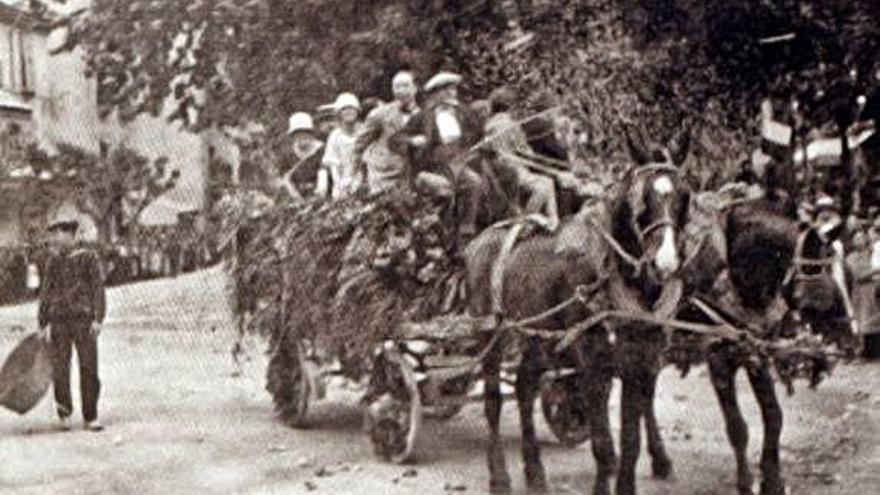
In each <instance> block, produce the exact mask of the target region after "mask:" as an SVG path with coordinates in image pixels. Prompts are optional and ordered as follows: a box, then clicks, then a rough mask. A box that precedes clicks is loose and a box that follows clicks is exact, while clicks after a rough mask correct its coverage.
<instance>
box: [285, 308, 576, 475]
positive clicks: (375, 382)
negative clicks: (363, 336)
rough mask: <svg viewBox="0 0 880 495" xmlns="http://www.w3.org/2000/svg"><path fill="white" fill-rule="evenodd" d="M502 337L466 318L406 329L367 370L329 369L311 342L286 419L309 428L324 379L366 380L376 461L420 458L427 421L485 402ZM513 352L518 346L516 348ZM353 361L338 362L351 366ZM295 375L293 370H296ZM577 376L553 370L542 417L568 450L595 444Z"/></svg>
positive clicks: (302, 348) (507, 374) (380, 349)
mask: <svg viewBox="0 0 880 495" xmlns="http://www.w3.org/2000/svg"><path fill="white" fill-rule="evenodd" d="M502 334H503V332H499V331H492V329H490V328H489V327H487V326H486V325H485V324H484V321H483V320H481V319H474V318H470V317H468V316H465V315H455V316H443V317H439V318H436V319H434V320H430V321H427V322H423V323H407V324H404V325H401V326H400V327H399V328H398V329H397V331H396V332H395V335H394V336H393V337H391V338H389V339H387V340H385V341H384V342H382V343H381V344H380V345H378V346H377V347H376V349H375V350H374V353H373V355H372V356H370V357H369V358H365V357H360V361H361V362H363V361H364V360H366V361H369V364H368V365H367V366H366V369H360V370H357V371H356V370H355V369H353V368H352V369H350V370H349V369H346V366H345V365H344V364H343V365H342V366H329V367H328V366H325V367H322V366H320V365H319V364H318V362H319V361H326V357H325V358H324V359H319V358H317V355H318V354H319V352H318V351H317V350H316V349H314V347H313V345H312V344H311V343H309V342H307V341H300V342H297V343H296V345H295V346H294V347H295V349H296V351H295V352H296V358H295V359H296V362H297V363H298V366H294V367H291V366H290V361H289V358H288V366H287V369H288V371H289V372H290V373H292V374H295V375H296V378H294V379H293V380H292V381H291V383H292V384H293V385H294V386H293V387H289V389H288V391H287V393H288V394H290V395H289V397H288V398H287V399H288V403H289V404H291V407H290V408H289V409H288V410H286V411H284V413H285V416H286V417H287V419H288V421H289V423H290V424H291V425H293V426H303V425H305V424H306V423H307V418H306V416H307V411H308V406H309V403H310V401H312V400H315V399H321V398H323V397H324V395H325V394H324V390H325V387H324V384H323V382H324V379H325V378H326V377H327V376H330V375H340V374H341V375H343V376H346V377H347V378H349V379H352V380H360V379H361V378H362V377H365V382H366V391H365V393H364V395H363V397H362V399H361V404H362V405H363V407H364V418H365V419H364V420H365V427H366V431H367V434H368V436H369V438H370V441H371V442H372V444H373V447H374V450H375V453H376V455H377V456H379V457H381V458H383V459H386V460H390V461H392V462H395V463H403V462H407V461H410V460H412V459H413V458H414V456H415V454H416V450H417V445H418V440H419V436H420V430H421V426H422V423H423V421H424V420H425V419H426V418H433V419H437V420H448V419H451V418H452V417H454V416H455V415H456V414H457V413H458V412H459V411H460V410H461V409H462V408H463V407H464V406H465V405H467V404H469V403H472V402H478V401H482V396H481V388H482V379H481V374H482V373H481V363H482V359H483V357H484V356H485V354H486V353H487V352H488V351H489V350H490V349H491V348H492V347H493V346H496V345H501V341H502V339H501V338H500V337H501V336H502ZM511 347H512V346H511ZM506 354H508V355H509V359H506V360H505V363H504V365H503V367H502V369H503V372H502V380H503V381H504V382H506V384H507V385H508V386H511V387H512V386H513V385H514V384H513V383H512V378H511V376H512V372H513V370H515V368H516V366H517V354H518V353H517V352H514V350H513V349H511V352H507V353H506ZM346 360H348V359H338V360H333V361H340V362H344V361H346ZM291 368H293V369H291ZM576 379H577V376H576V375H575V370H574V369H573V368H562V367H559V368H553V369H551V370H549V371H548V372H546V373H545V374H544V377H543V380H542V387H541V399H542V412H543V415H544V419H545V420H546V422H547V425H548V426H549V428H550V430H551V431H552V432H553V434H554V435H555V436H556V438H557V439H558V440H559V441H560V442H562V443H563V444H564V445H567V446H572V447H573V446H577V445H580V444H582V443H583V442H585V441H587V440H588V439H589V437H590V432H589V425H588V422H587V411H586V410H585V408H586V406H587V402H586V400H584V398H583V397H580V396H579V394H578V386H577V382H576Z"/></svg>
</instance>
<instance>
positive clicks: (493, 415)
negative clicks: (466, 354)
mask: <svg viewBox="0 0 880 495" xmlns="http://www.w3.org/2000/svg"><path fill="white" fill-rule="evenodd" d="M501 349H502V348H501V342H496V343H495V345H494V346H493V348H492V349H491V350H490V351H489V352H488V354H487V355H486V357H485V358H484V359H483V380H484V391H483V392H484V394H485V397H484V407H485V414H486V421H487V422H488V423H489V450H488V463H489V492H490V493H510V491H511V488H510V475H509V474H508V472H507V463H506V461H505V460H504V448H503V447H502V445H501V433H500V431H499V430H500V426H501V406H502V404H503V400H504V398H503V397H502V396H501V359H502V354H501Z"/></svg>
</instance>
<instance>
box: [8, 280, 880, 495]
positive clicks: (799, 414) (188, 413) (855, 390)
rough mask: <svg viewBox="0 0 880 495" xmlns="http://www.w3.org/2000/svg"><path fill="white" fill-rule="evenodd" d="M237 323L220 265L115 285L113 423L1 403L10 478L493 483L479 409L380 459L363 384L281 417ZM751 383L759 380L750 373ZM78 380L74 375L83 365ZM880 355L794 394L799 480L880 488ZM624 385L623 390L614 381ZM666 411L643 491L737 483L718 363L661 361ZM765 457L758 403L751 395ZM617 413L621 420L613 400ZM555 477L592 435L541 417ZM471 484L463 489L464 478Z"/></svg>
mask: <svg viewBox="0 0 880 495" xmlns="http://www.w3.org/2000/svg"><path fill="white" fill-rule="evenodd" d="M34 314H35V306H34V305H33V304H31V305H23V306H16V307H9V308H0V356H5V355H6V354H7V353H8V352H9V350H10V348H11V347H12V346H13V345H14V343H15V342H16V341H17V340H18V339H20V338H21V337H22V334H21V333H20V332H16V331H15V330H14V326H15V325H17V324H21V325H25V326H26V327H28V328H33V322H34ZM232 335H233V333H232V329H231V325H230V323H229V316H228V312H227V311H226V309H225V299H224V298H223V278H222V274H221V273H220V272H219V271H218V270H216V269H215V270H210V271H207V272H201V273H197V274H191V275H186V276H182V277H180V278H177V279H171V280H161V281H154V282H147V283H142V284H137V285H132V286H127V287H122V288H116V289H112V290H111V291H110V293H109V317H108V321H107V323H106V325H105V333H104V335H103V336H102V338H101V349H100V352H101V365H102V369H101V375H102V379H103V387H104V388H103V397H102V401H101V411H102V417H103V420H104V422H105V424H106V426H107V429H106V430H105V431H104V432H102V433H87V432H84V431H81V430H74V431H72V432H69V433H64V432H57V431H54V430H53V427H54V419H53V413H52V405H51V401H50V400H44V402H43V403H41V404H40V405H39V406H38V407H37V408H36V409H35V410H34V411H32V412H31V413H30V414H28V415H27V416H24V417H19V416H16V415H15V414H13V413H11V412H8V411H5V410H3V411H0V493H3V494H6V493H15V494H105V493H138V494H161V495H171V494H178V493H181V494H202V493H205V494H214V493H217V494H227V493H242V494H274V493H278V494H281V493H283V494H300V493H304V494H305V493H316V494H349V493H351V494H366V493H377V494H379V493H381V494H413V493H418V494H420V495H430V494H444V493H449V490H448V489H449V488H452V487H457V488H459V489H464V490H465V491H464V493H484V491H485V486H486V485H487V474H486V471H485V464H484V454H483V431H484V423H483V419H482V408H481V407H479V406H471V407H468V408H466V409H465V410H464V411H463V412H462V413H461V414H460V415H459V416H458V417H456V418H454V419H453V420H451V421H449V422H447V423H442V424H438V423H432V422H429V423H428V425H427V426H426V429H425V431H424V437H423V438H424V442H423V443H422V447H421V449H420V451H419V462H418V463H417V464H416V465H414V466H411V467H402V466H393V465H388V464H384V463H382V462H380V461H377V460H375V459H374V458H373V456H372V451H371V447H370V445H369V443H368V442H367V440H366V438H365V436H364V435H363V434H362V433H361V430H360V425H361V416H360V413H359V411H358V409H357V406H356V400H357V395H356V393H355V392H353V391H350V390H347V389H346V388H344V387H343V386H342V385H341V384H336V385H335V386H332V387H331V389H330V396H329V399H328V400H327V401H325V402H322V403H319V404H316V405H315V407H313V408H312V410H311V417H312V418H313V420H312V424H311V427H310V428H309V429H307V430H302V431H297V430H291V429H289V428H286V427H284V426H282V425H281V424H279V423H277V422H275V421H274V420H273V419H272V416H271V404H270V399H269V397H268V395H267V394H266V393H265V392H264V391H263V381H262V378H263V376H262V375H263V370H264V366H265V358H264V357H263V356H262V355H261V353H260V350H259V349H258V343H256V342H253V343H252V346H251V348H250V356H251V357H252V360H251V361H249V362H247V363H246V364H245V366H244V369H243V373H242V374H241V375H240V376H233V372H234V370H235V366H234V365H233V362H232V359H231V354H230V352H229V349H230V347H231V344H232V342H233V337H232ZM741 382H742V383H741V384H742V387H743V389H744V390H747V389H746V388H745V387H747V383H746V380H745V379H744V377H743V378H742V379H741ZM73 383H76V378H74V381H73ZM878 384H880V363H873V364H870V363H860V364H856V365H851V366H847V367H841V368H839V369H838V370H837V371H836V373H835V375H834V376H833V377H832V378H831V379H830V380H828V381H826V382H825V383H824V384H822V385H821V386H820V388H819V389H818V390H817V391H809V390H806V388H805V387H802V389H801V390H799V392H798V393H797V395H795V396H794V397H784V398H783V407H784V410H785V414H786V423H785V430H784V433H783V445H784V446H785V449H784V453H783V462H784V468H785V474H786V477H787V479H788V481H789V485H790V487H791V493H792V494H796V495H819V494H841V495H867V494H869V493H878V491H880V490H878V488H880V448H878V445H880V431H878V428H880V427H878V426H877V425H880V387H878ZM615 396H616V393H615ZM659 397H660V398H659V404H658V407H659V411H658V416H659V418H660V421H661V424H662V425H663V429H664V434H665V437H666V439H667V446H668V448H669V450H670V454H671V456H672V458H673V460H674V462H675V463H676V479H675V480H674V481H670V482H660V481H655V480H652V479H651V478H650V469H649V465H648V464H647V462H645V463H643V464H641V465H640V468H639V475H640V488H641V491H640V493H641V494H643V495H664V494H669V495H734V494H735V488H734V476H733V473H734V471H733V467H732V462H733V459H732V455H731V454H730V450H729V447H728V446H727V442H726V440H725V434H724V429H723V423H722V421H721V417H720V415H719V413H718V407H717V405H716V403H715V398H714V395H713V393H712V389H711V387H710V385H709V382H708V379H707V377H706V376H705V371H704V370H703V369H702V368H698V369H696V370H694V371H693V372H692V373H691V375H690V376H689V377H687V378H686V379H683V380H682V379H680V378H679V377H678V375H677V374H676V373H675V372H673V371H672V370H668V371H666V372H664V373H663V375H662V378H661V383H660V389H659ZM742 403H743V407H744V410H745V411H744V412H745V414H746V415H747V417H748V420H749V423H750V425H751V426H752V430H751V433H752V434H751V438H752V440H751V443H750V452H751V457H752V459H753V460H754V461H755V462H757V459H758V455H759V442H760V439H761V431H760V421H759V419H760V414H759V412H758V409H757V407H756V405H755V403H754V400H753V399H752V398H751V396H750V395H748V394H743V395H742ZM613 410H614V412H615V417H614V421H613V422H614V423H616V422H617V417H616V414H617V408H616V400H615V407H614V409H613ZM503 434H504V436H505V438H506V439H507V445H508V464H509V467H510V469H511V474H512V475H513V477H514V483H515V486H516V488H517V489H518V490H523V480H522V476H521V474H520V471H521V463H520V458H519V454H518V445H519V444H518V437H519V435H518V425H517V422H516V408H515V407H514V406H513V405H512V404H508V405H507V406H506V408H505V415H504V423H503ZM539 434H540V437H541V439H542V440H543V449H544V454H545V463H546V466H547V471H548V476H549V477H550V482H551V484H552V486H553V489H554V491H556V492H558V493H585V492H586V491H587V487H589V486H591V482H592V473H593V461H592V456H591V454H590V451H589V446H588V445H587V446H584V447H581V448H578V449H574V450H569V449H566V448H563V447H561V446H559V445H557V444H556V443H555V441H554V440H553V438H552V436H551V434H550V433H549V431H548V430H547V429H546V428H545V427H544V425H543V424H542V423H541V430H540V431H539ZM457 493H461V492H457Z"/></svg>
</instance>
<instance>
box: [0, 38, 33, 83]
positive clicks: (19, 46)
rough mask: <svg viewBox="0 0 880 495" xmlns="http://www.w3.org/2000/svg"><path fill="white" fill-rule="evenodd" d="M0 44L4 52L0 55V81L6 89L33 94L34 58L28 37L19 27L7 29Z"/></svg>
mask: <svg viewBox="0 0 880 495" xmlns="http://www.w3.org/2000/svg"><path fill="white" fill-rule="evenodd" d="M2 46H3V50H4V52H5V53H3V56H2V57H0V60H2V62H0V74H2V77H0V82H2V85H3V86H4V87H6V89H7V90H10V91H13V92H15V93H19V94H21V95H25V96H30V95H33V94H34V82H35V81H34V60H33V52H32V48H33V46H32V44H31V42H30V37H29V36H28V34H27V33H24V32H22V31H21V30H20V29H9V30H8V31H7V39H6V40H5V43H3V44H2Z"/></svg>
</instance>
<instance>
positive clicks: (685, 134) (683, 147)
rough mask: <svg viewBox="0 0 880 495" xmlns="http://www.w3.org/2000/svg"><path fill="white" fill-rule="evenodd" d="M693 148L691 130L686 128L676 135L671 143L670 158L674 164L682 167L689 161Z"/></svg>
mask: <svg viewBox="0 0 880 495" xmlns="http://www.w3.org/2000/svg"><path fill="white" fill-rule="evenodd" d="M690 146H691V130H690V128H689V127H688V128H685V129H683V130H682V131H681V132H679V133H678V134H676V135H675V137H673V138H672V140H671V141H670V142H669V157H670V158H672V163H674V164H675V165H681V164H682V163H684V161H685V160H686V159H687V156H688V152H689V151H690Z"/></svg>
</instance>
